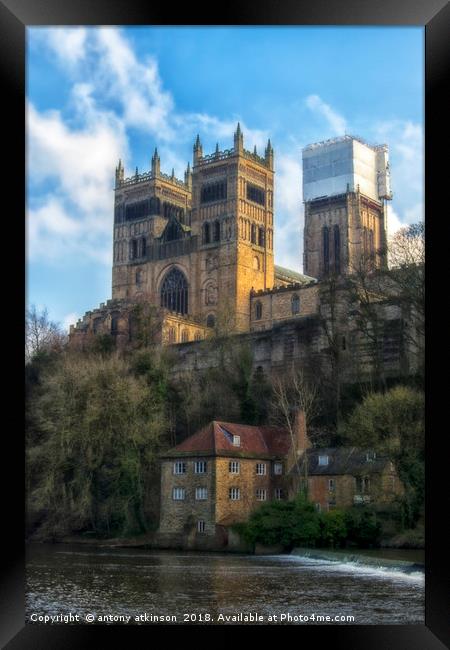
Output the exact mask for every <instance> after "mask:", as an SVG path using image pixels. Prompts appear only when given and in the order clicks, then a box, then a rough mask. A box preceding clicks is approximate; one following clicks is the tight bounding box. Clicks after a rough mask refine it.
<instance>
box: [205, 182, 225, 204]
mask: <svg viewBox="0 0 450 650" xmlns="http://www.w3.org/2000/svg"><path fill="white" fill-rule="evenodd" d="M226 198H227V182H226V181H219V182H217V183H208V185H203V187H202V189H201V192H200V203H210V202H211V201H224V200H225V199H226Z"/></svg>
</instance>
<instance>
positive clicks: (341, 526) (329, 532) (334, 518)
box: [320, 510, 348, 548]
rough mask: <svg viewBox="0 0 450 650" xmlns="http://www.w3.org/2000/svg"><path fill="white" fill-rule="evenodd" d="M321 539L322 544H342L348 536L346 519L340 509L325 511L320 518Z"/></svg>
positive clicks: (332, 545)
mask: <svg viewBox="0 0 450 650" xmlns="http://www.w3.org/2000/svg"><path fill="white" fill-rule="evenodd" d="M320 525H321V539H320V543H321V545H323V546H331V547H332V548H334V547H339V546H342V545H343V544H344V543H345V541H346V539H347V536H348V529H347V519H346V515H345V512H343V511H342V510H330V511H329V512H325V513H324V514H323V515H322V518H321V522H320Z"/></svg>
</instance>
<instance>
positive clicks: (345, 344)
mask: <svg viewBox="0 0 450 650" xmlns="http://www.w3.org/2000/svg"><path fill="white" fill-rule="evenodd" d="M342 349H343V350H346V349H347V341H346V340H345V336H343V337H342Z"/></svg>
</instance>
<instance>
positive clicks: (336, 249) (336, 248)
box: [333, 225, 341, 274]
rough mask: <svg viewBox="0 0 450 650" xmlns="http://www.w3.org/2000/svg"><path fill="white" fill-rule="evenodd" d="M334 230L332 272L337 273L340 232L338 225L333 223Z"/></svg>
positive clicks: (339, 256)
mask: <svg viewBox="0 0 450 650" xmlns="http://www.w3.org/2000/svg"><path fill="white" fill-rule="evenodd" d="M333 231H334V272H335V273H336V274H339V273H340V272H341V233H340V230H339V226H338V225H335V226H334V228H333Z"/></svg>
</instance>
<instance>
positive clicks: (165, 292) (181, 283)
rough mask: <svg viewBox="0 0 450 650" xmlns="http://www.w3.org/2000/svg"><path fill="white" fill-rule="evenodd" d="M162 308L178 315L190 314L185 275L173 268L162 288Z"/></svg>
mask: <svg viewBox="0 0 450 650" xmlns="http://www.w3.org/2000/svg"><path fill="white" fill-rule="evenodd" d="M161 307H165V308H166V309H168V310H169V311H174V312H177V313H178V314H187V313H188V283H187V280H186V277H185V275H184V273H182V272H181V271H180V270H179V269H177V268H173V269H172V270H171V271H169V273H168V274H167V275H166V277H165V279H164V282H163V284H162V287H161Z"/></svg>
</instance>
